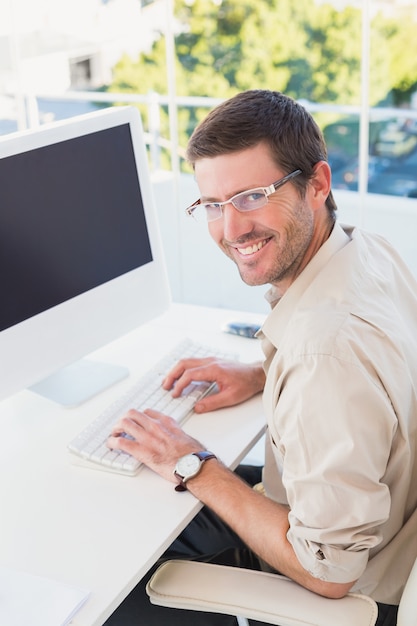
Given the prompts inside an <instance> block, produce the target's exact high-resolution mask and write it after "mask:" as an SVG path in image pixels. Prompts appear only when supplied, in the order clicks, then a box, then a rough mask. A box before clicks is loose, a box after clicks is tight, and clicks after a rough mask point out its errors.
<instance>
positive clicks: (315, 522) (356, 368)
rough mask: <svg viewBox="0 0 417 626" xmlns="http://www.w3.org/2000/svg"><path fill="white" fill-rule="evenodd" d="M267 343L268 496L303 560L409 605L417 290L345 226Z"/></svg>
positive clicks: (275, 317)
mask: <svg viewBox="0 0 417 626" xmlns="http://www.w3.org/2000/svg"><path fill="white" fill-rule="evenodd" d="M270 297H271V298H272V299H273V295H272V296H271V295H270ZM261 337H262V339H263V349H264V352H265V359H266V360H265V369H266V372H267V382H266V385H265V392H264V406H265V411H266V415H267V421H268V429H269V439H268V438H267V445H266V448H267V449H266V463H265V470H264V486H265V489H266V492H267V494H268V495H269V496H270V497H271V498H273V499H275V500H277V501H278V502H282V503H286V504H288V505H289V507H290V514H289V521H290V530H289V532H288V539H289V541H290V542H291V544H292V545H293V547H294V550H295V552H296V554H297V557H298V559H299V561H300V562H301V564H302V565H303V567H304V568H305V569H306V570H308V571H309V572H311V574H312V575H313V576H315V577H317V578H321V579H323V580H328V581H333V582H341V583H342V582H351V581H353V580H358V582H357V583H356V584H355V586H354V588H353V590H354V591H361V592H363V593H367V594H369V595H371V596H373V597H374V599H375V600H377V601H379V602H385V603H389V604H398V602H399V599H400V595H401V591H402V588H403V586H404V583H405V580H406V578H407V575H408V573H409V571H410V569H411V566H412V563H413V562H414V559H415V557H416V556H417V512H416V506H417V459H416V446H417V283H416V281H415V279H414V278H413V276H412V275H411V273H410V272H409V270H408V269H407V268H406V266H405V265H404V263H403V262H402V260H401V259H400V258H399V256H398V255H397V254H396V252H395V251H394V250H393V249H392V248H391V246H390V245H389V244H388V243H387V242H386V241H385V240H384V239H382V238H381V237H378V236H376V235H370V234H367V233H365V232H363V231H360V230H358V229H356V228H349V227H343V228H342V227H341V226H340V225H338V224H336V225H335V227H334V229H333V232H332V234H331V236H330V238H329V239H328V240H327V241H326V243H325V244H324V245H323V246H322V247H321V248H320V250H319V251H318V253H317V254H316V255H315V257H314V258H313V259H312V260H311V262H310V263H309V264H308V266H307V267H306V268H305V269H304V271H303V272H302V273H301V274H300V276H299V277H298V278H297V279H296V280H295V282H294V283H293V284H292V285H291V287H290V288H289V289H288V290H287V292H286V293H285V294H284V296H283V297H282V298H281V300H280V301H279V302H278V304H276V306H275V307H274V308H273V310H272V311H271V313H270V314H269V316H268V318H267V320H266V322H265V324H264V326H263V328H262V331H261Z"/></svg>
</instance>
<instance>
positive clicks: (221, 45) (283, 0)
mask: <svg viewBox="0 0 417 626" xmlns="http://www.w3.org/2000/svg"><path fill="white" fill-rule="evenodd" d="M410 11H411V8H410ZM175 20H176V27H177V33H176V36H175V47H176V60H175V62H176V67H175V73H176V92H177V95H179V96H181V95H183V96H209V97H212V98H221V99H223V98H228V97H230V96H232V95H233V94H235V93H236V92H238V91H242V90H245V89H250V88H270V89H275V90H278V91H283V92H285V93H286V94H288V95H290V96H292V97H294V98H297V99H306V100H310V101H312V102H322V103H325V102H331V103H340V104H344V105H349V104H354V105H358V104H359V103H360V97H361V79H360V70H361V54H362V50H361V28H362V26H361V20H362V15H361V11H360V9H358V8H355V7H354V6H349V5H347V6H346V7H345V8H344V9H342V10H337V9H336V8H335V7H334V6H333V5H331V4H322V3H316V2H315V0H297V2H294V0H175ZM415 31H416V22H415V20H413V17H412V14H411V13H410V14H407V15H401V20H393V19H392V18H391V19H388V18H385V17H384V16H382V15H381V14H378V15H376V16H375V17H374V19H373V22H372V34H371V44H372V45H371V50H370V53H371V57H370V59H371V60H370V66H371V72H370V89H369V92H370V104H371V105H376V104H378V103H380V102H383V101H385V100H386V98H387V96H388V94H392V95H393V97H394V102H395V103H401V102H403V101H404V100H407V98H408V99H409V98H410V95H411V93H412V91H413V90H415V89H416V87H417V65H416V63H415V59H416V58H417V38H416V37H415ZM109 89H111V90H112V91H115V92H126V91H127V92H133V93H135V92H136V93H148V92H150V91H155V92H157V93H160V94H166V93H167V91H168V82H167V72H166V52H165V38H164V35H163V33H160V34H159V36H158V37H157V38H156V40H155V42H154V44H153V46H152V49H151V51H150V52H146V53H142V54H141V55H140V56H139V57H138V58H137V59H130V58H129V57H127V56H124V57H122V58H121V59H120V61H119V62H118V63H117V65H116V66H115V68H114V79H113V83H112V85H111V86H110V87H109ZM141 112H142V115H143V117H144V120H145V123H146V120H147V118H148V111H147V110H145V109H144V110H142V111H141ZM205 113H206V109H202V110H198V109H195V110H194V109H182V110H180V111H179V124H180V127H179V135H180V143H181V144H182V145H185V143H186V141H187V138H188V136H189V134H190V133H191V132H192V130H193V128H194V127H195V125H196V123H197V122H198V121H199V120H200V119H201V117H202V116H204V115H205ZM167 117H168V116H167V112H163V114H162V117H161V134H163V135H164V136H168V135H169V133H168V120H167ZM320 121H321V123H324V122H325V121H327V122H328V121H331V120H329V118H327V119H326V120H324V119H322V120H320ZM319 123H320V122H319Z"/></svg>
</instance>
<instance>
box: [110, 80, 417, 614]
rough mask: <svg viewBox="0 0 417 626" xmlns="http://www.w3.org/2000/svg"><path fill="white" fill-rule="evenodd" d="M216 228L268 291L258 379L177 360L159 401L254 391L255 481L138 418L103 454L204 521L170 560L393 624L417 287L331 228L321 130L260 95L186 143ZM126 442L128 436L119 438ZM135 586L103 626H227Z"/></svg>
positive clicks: (412, 535) (220, 112) (411, 493)
mask: <svg viewBox="0 0 417 626" xmlns="http://www.w3.org/2000/svg"><path fill="white" fill-rule="evenodd" d="M188 158H189V160H190V162H191V163H192V165H193V167H194V171H195V176H196V180H197V183H198V187H199V190H200V194H201V195H200V198H199V199H198V200H197V201H196V202H194V204H193V205H191V206H190V207H189V208H188V209H187V213H188V214H189V215H190V216H194V217H196V218H198V217H199V216H201V217H202V219H203V220H207V222H208V230H209V233H210V235H211V236H212V238H213V239H214V241H215V242H216V243H217V245H218V246H219V248H220V249H221V250H222V251H223V252H224V253H225V254H226V255H227V256H228V257H230V259H231V260H232V261H233V262H234V263H235V264H236V266H237V268H238V270H239V273H240V276H241V278H242V280H244V281H245V282H246V283H248V284H249V285H263V284H265V285H266V284H268V285H269V290H268V292H267V294H266V297H267V299H268V301H269V302H270V304H271V312H270V314H269V316H268V318H267V320H266V321H265V323H264V325H263V327H262V330H261V331H260V337H261V338H262V347H263V351H264V355H265V359H264V362H263V363H262V364H250V365H249V364H248V365H246V364H244V365H243V364H234V363H231V362H222V361H218V360H216V359H204V360H195V359H192V360H186V361H181V362H180V363H178V364H177V366H176V367H175V368H174V369H173V370H172V371H171V372H170V373H169V375H168V376H167V378H166V380H165V383H164V386H165V387H166V388H172V389H173V394H174V395H179V394H180V393H181V391H182V389H184V388H185V387H186V386H187V385H188V384H189V382H190V381H191V380H210V381H216V382H217V385H218V389H219V392H218V393H217V394H215V395H212V396H209V397H207V398H205V399H204V400H202V401H201V402H200V403H199V404H198V405H197V406H196V411H197V412H204V411H210V410H214V409H216V408H219V407H224V406H230V405H232V404H238V403H240V402H242V401H244V400H246V399H247V398H249V397H251V396H252V395H254V394H256V393H258V392H260V391H262V392H263V397H264V407H265V413H266V417H267V423H268V431H267V437H266V454H265V467H264V468H263V473H262V483H263V488H264V491H263V492H262V493H260V492H259V490H256V489H253V488H252V485H253V484H254V483H255V482H257V480H258V479H260V470H259V471H258V470H257V468H252V469H251V470H249V469H248V468H240V470H239V471H238V472H237V474H236V473H233V472H231V471H229V470H228V469H227V468H226V467H224V465H223V464H222V463H221V461H220V460H218V459H217V458H216V456H215V450H214V451H207V450H205V449H204V446H202V444H201V443H200V442H198V441H195V440H194V439H192V438H190V437H189V436H188V435H186V434H185V433H184V432H183V431H182V430H181V429H180V428H179V427H178V425H177V424H176V423H175V422H174V421H173V420H172V419H171V418H170V417H169V416H164V415H162V414H160V413H157V412H154V411H146V412H144V413H139V412H137V411H134V410H132V411H130V412H129V413H128V414H127V415H126V416H124V417H123V418H122V419H121V420H120V423H119V424H118V425H117V427H116V428H115V430H114V432H113V436H112V437H111V438H110V440H109V446H111V447H113V448H119V449H123V450H125V451H127V452H129V453H131V454H132V455H134V456H135V457H136V458H138V459H139V460H140V461H142V462H144V463H145V464H147V465H148V466H149V467H150V468H152V469H153V470H154V471H156V472H158V473H159V474H160V475H161V476H163V477H164V478H166V479H167V480H170V481H172V482H173V483H176V484H177V488H178V489H180V490H181V489H188V490H189V491H190V492H191V493H193V494H194V495H195V496H196V497H197V498H199V499H200V500H201V501H202V502H203V503H204V504H205V505H206V506H205V508H204V509H203V510H202V512H201V513H200V514H199V515H198V516H197V517H196V519H195V520H194V521H193V522H192V523H191V524H190V525H189V527H188V528H187V529H186V530H185V531H184V533H183V534H182V535H181V536H180V537H179V538H178V540H177V541H176V542H175V543H174V544H173V545H172V546H171V548H170V550H169V551H168V552H167V553H166V554H165V555H164V558H171V557H177V558H178V557H183V558H196V559H203V560H205V561H207V560H208V561H210V560H211V561H213V562H218V563H227V564H232V565H236V566H242V567H253V568H259V569H264V570H269V571H276V572H280V573H283V574H285V575H286V576H288V577H290V578H292V579H293V580H295V581H297V582H298V583H299V584H300V585H303V586H304V587H306V588H308V589H310V590H312V591H314V592H316V593H318V594H321V595H324V596H327V597H330V598H338V597H342V596H343V595H345V594H346V593H347V592H348V591H350V590H353V591H356V592H359V593H360V592H363V593H367V594H369V595H371V596H372V597H374V598H375V600H376V601H377V602H378V603H379V617H378V625H379V626H391V625H392V626H394V625H395V623H396V611H397V604H398V601H399V598H400V596H401V591H402V588H403V586H404V583H405V581H406V579H407V576H408V573H409V571H410V569H411V566H412V563H413V561H414V559H415V557H416V555H417V512H416V507H417V486H416V485H417V463H416V456H417V455H416V440H417V436H416V432H417V382H416V381H417V284H416V281H415V280H414V278H413V276H412V275H411V274H410V272H409V271H408V269H407V268H406V267H405V265H404V263H403V262H402V260H401V259H400V258H399V257H398V255H397V254H396V253H395V251H394V250H393V249H392V248H391V246H390V245H389V244H388V243H387V242H386V241H385V240H383V239H382V238H381V237H378V236H376V235H371V234H369V233H366V232H363V231H361V230H359V229H357V228H352V227H342V226H341V225H339V224H338V223H337V222H336V205H335V202H334V199H333V196H332V192H331V171H330V167H329V165H328V163H327V153H326V147H325V144H324V140H323V137H322V135H321V132H320V130H319V129H318V127H317V125H316V123H315V122H314V120H313V118H312V117H311V115H310V114H309V113H308V112H307V111H306V110H305V109H304V108H303V107H302V106H300V105H299V104H297V103H296V102H295V101H293V100H292V99H290V98H288V97H286V96H285V95H283V94H280V93H277V92H272V91H267V90H253V91H247V92H244V93H241V94H238V95H237V96H235V97H234V98H232V99H230V100H228V101H227V102H225V103H223V104H221V105H220V106H219V107H217V108H216V109H214V110H213V111H212V112H211V113H210V114H209V115H208V116H207V118H206V119H205V120H204V121H203V122H202V123H201V124H200V126H198V127H197V129H196V130H195V132H194V134H193V136H192V137H191V140H190V142H189V146H188ZM122 433H128V434H129V435H131V439H127V438H125V437H120V435H121V434H122ZM144 584H145V583H142V584H140V585H139V586H138V587H137V589H136V590H135V591H134V592H132V594H131V596H130V597H129V598H128V599H127V600H126V602H124V603H123V604H122V605H121V607H120V609H119V610H118V611H116V613H115V614H114V615H113V616H112V618H110V620H109V622H108V624H109V626H110V625H116V624H120V625H121V624H123V625H124V626H131V625H132V626H133V624H135V625H136V624H144V625H146V626H149V625H151V624H158V626H161V625H163V624H170V625H171V624H177V623H178V624H182V625H183V626H184V625H185V624H195V625H196V624H198V625H203V624H204V625H205V624H207V625H209V624H210V625H214V624H219V625H231V624H234V623H235V621H234V618H231V617H226V616H213V615H207V614H204V613H192V612H189V613H188V612H186V613H184V612H182V611H174V610H170V609H163V608H161V607H154V606H151V605H150V604H148V603H147V602H146V599H145V596H144V591H143V590H144Z"/></svg>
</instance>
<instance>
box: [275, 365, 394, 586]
mask: <svg viewBox="0 0 417 626" xmlns="http://www.w3.org/2000/svg"><path fill="white" fill-rule="evenodd" d="M275 394H276V395H275V398H279V401H278V402H276V403H275V412H274V420H273V425H272V431H271V435H272V439H273V441H274V442H275V445H276V450H275V455H276V457H277V459H279V462H280V463H281V464H282V480H283V484H284V487H285V489H286V493H287V498H288V504H289V506H290V514H289V522H290V529H289V532H288V540H289V541H290V543H291V544H292V546H293V548H294V551H295V553H296V555H297V557H298V559H299V561H300V563H301V564H302V565H303V567H304V568H305V569H306V570H307V571H309V572H310V573H311V574H312V575H313V576H314V577H316V578H320V579H322V580H327V581H332V582H340V583H343V582H351V581H353V580H356V579H357V578H359V577H360V576H361V574H362V573H363V571H364V569H365V567H366V564H367V562H368V556H369V550H370V549H371V548H372V547H373V546H376V545H377V544H378V543H379V542H380V541H381V536H380V526H381V524H383V523H384V522H385V521H386V520H387V518H388V515H389V511H390V493H389V489H388V487H387V485H386V484H385V482H384V476H385V473H386V469H387V462H388V459H389V454H390V450H391V446H392V440H393V436H394V432H395V428H396V418H395V413H394V411H393V408H392V406H391V403H390V401H389V397H388V395H387V393H386V392H385V390H384V388H383V386H382V384H381V383H380V381H378V379H377V376H376V375H375V373H374V372H373V371H372V367H371V366H370V364H369V363H366V359H365V360H362V359H357V360H356V359H351V358H349V359H346V360H345V359H343V358H340V357H335V356H333V355H329V354H309V355H304V356H303V357H302V358H300V357H299V358H297V359H294V362H293V363H292V364H291V367H287V368H286V369H285V373H284V374H283V375H281V376H280V377H278V378H277V382H276V388H275Z"/></svg>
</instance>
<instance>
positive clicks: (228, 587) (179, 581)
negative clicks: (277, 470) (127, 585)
mask: <svg viewBox="0 0 417 626" xmlns="http://www.w3.org/2000/svg"><path fill="white" fill-rule="evenodd" d="M147 592H148V595H149V597H150V600H151V602H152V603H153V604H159V605H161V606H167V607H172V608H178V609H192V610H196V611H207V612H211V613H222V614H226V615H235V616H236V617H237V620H238V624H240V625H241V626H244V625H245V624H248V622H247V618H249V619H254V620H259V621H262V622H266V623H268V624H276V625H279V626H373V625H374V624H375V622H376V619H377V613H378V609H377V605H376V603H375V602H374V600H372V599H371V598H369V597H368V596H364V595H359V594H353V593H351V594H348V595H347V596H345V597H344V598H341V599H339V600H331V599H329V598H324V597H322V596H318V595H317V594H315V593H313V592H311V591H307V589H304V587H301V586H300V585H298V584H297V583H295V582H293V581H291V580H289V579H288V578H285V577H284V576H279V575H276V574H269V573H265V572H258V571H252V570H246V569H240V568H236V567H227V566H223V565H213V564H211V563H199V562H196V561H180V560H172V561H167V562H166V563H164V564H163V565H161V566H160V567H159V568H158V569H157V571H156V572H155V573H154V575H153V576H152V578H151V579H150V580H149V582H148V585H147ZM397 626H417V560H416V562H415V564H414V567H413V570H412V571H411V573H410V576H409V578H408V582H407V585H406V587H405V589H404V592H403V595H402V598H401V602H400V607H399V612H398V621H397Z"/></svg>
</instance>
